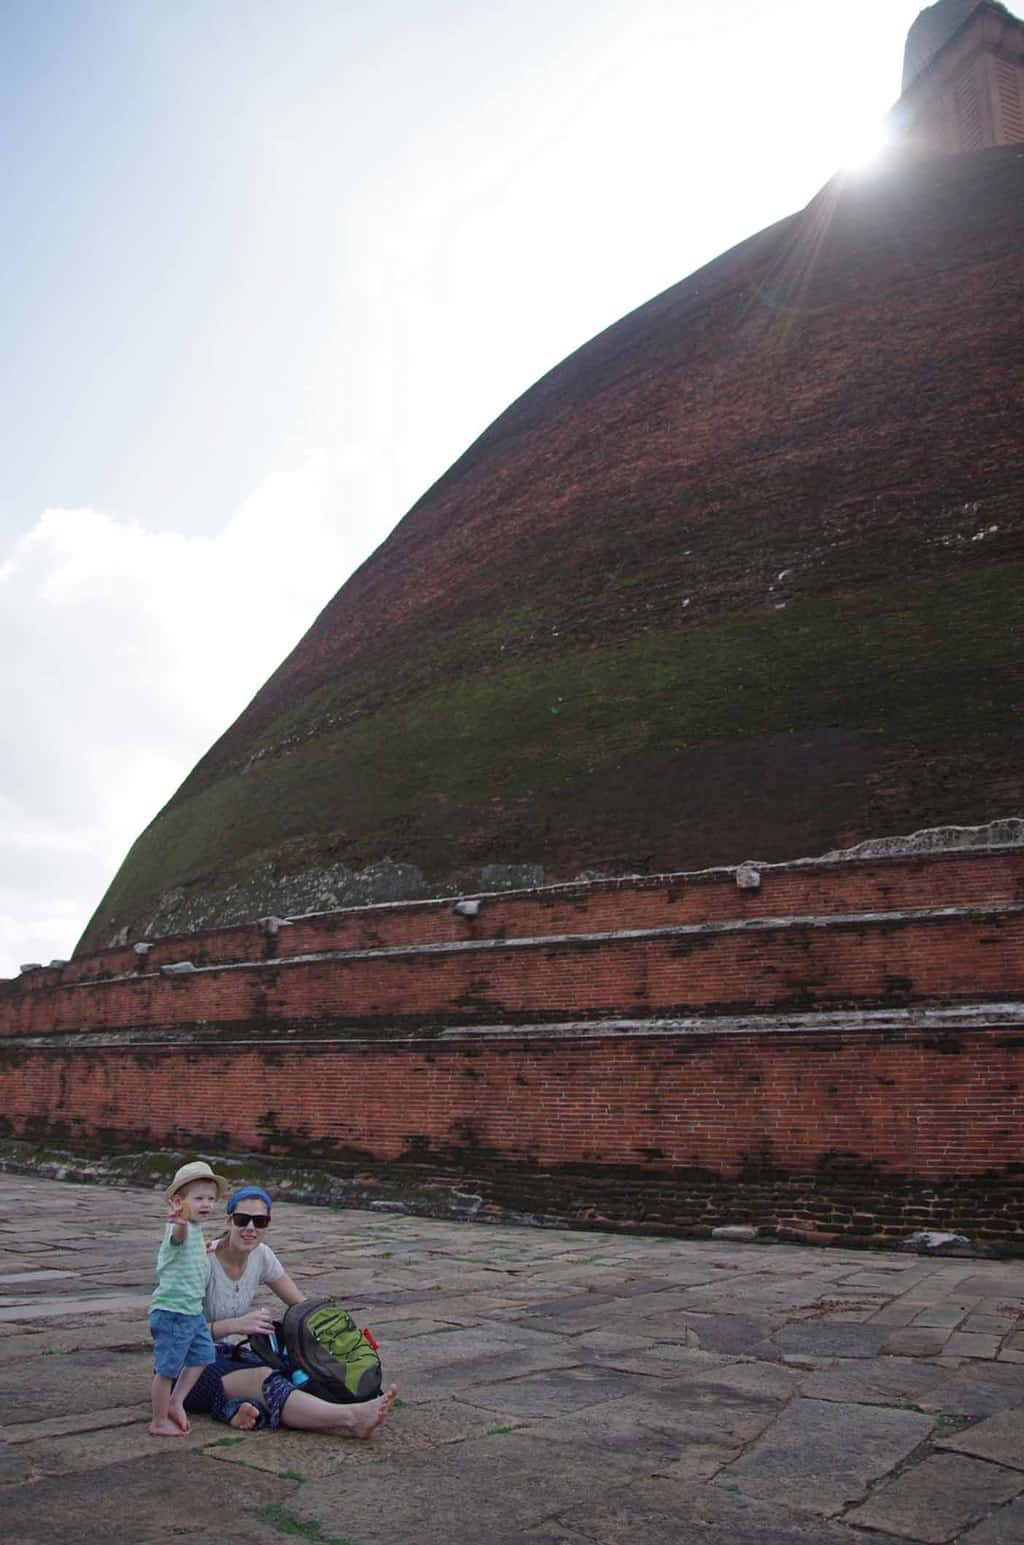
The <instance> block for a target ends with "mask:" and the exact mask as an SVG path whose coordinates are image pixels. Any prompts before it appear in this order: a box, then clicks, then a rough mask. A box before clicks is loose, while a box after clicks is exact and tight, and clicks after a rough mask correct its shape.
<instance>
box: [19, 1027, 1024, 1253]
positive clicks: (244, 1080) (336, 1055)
mask: <svg viewBox="0 0 1024 1545" xmlns="http://www.w3.org/2000/svg"><path fill="white" fill-rule="evenodd" d="M7 1056H8V1057H10V1051H8V1053H7ZM4 1082H5V1104H4V1112H5V1114H4V1119H3V1123H2V1126H3V1130H4V1132H5V1134H6V1135H10V1136H16V1137H28V1138H32V1137H40V1136H49V1137H51V1138H52V1137H58V1138H61V1139H64V1140H69V1141H76V1142H86V1143H90V1142H91V1143H96V1142H97V1141H99V1142H100V1143H101V1144H103V1145H104V1146H105V1147H107V1148H116V1147H126V1146H140V1145H143V1146H144V1145H157V1146H162V1147H167V1148H170V1149H174V1150H187V1149H189V1148H190V1147H193V1146H195V1145H197V1144H198V1145H200V1146H203V1147H205V1148H209V1147H210V1146H211V1145H212V1146H214V1147H217V1146H220V1147H223V1148H225V1149H228V1150H232V1149H233V1150H236V1151H241V1152H252V1153H260V1152H264V1153H268V1154H277V1155H286V1156H289V1157H296V1158H301V1159H303V1160H305V1161H309V1160H313V1161H315V1162H318V1163H321V1164H325V1163H326V1164H330V1163H332V1162H333V1163H336V1164H337V1163H341V1164H345V1163H348V1164H351V1165H354V1166H356V1167H357V1168H360V1169H365V1168H366V1166H368V1165H369V1166H376V1167H377V1168H378V1169H380V1170H381V1171H382V1172H383V1173H385V1174H387V1173H389V1172H393V1171H394V1170H395V1169H396V1168H397V1169H403V1168H404V1169H405V1171H406V1172H407V1173H409V1174H411V1175H413V1176H418V1177H420V1178H424V1177H427V1178H429V1177H445V1176H447V1177H448V1178H449V1179H452V1178H454V1179H456V1180H457V1182H458V1183H459V1184H460V1185H462V1186H464V1187H465V1186H469V1187H471V1188H472V1189H475V1190H477V1191H478V1192H480V1193H481V1194H483V1195H484V1196H486V1197H487V1199H488V1200H489V1201H490V1202H492V1203H494V1204H497V1205H502V1206H505V1207H509V1206H511V1207H514V1208H516V1209H518V1210H520V1211H523V1210H528V1209H530V1208H531V1205H532V1207H540V1208H541V1209H542V1210H554V1211H555V1212H557V1213H558V1214H559V1215H561V1216H570V1217H574V1216H575V1217H590V1218H593V1217H595V1216H605V1217H608V1218H610V1219H612V1220H615V1219H619V1220H621V1219H622V1218H623V1217H626V1216H630V1217H632V1218H633V1219H634V1221H635V1220H636V1219H637V1218H640V1219H644V1220H646V1221H647V1222H648V1223H651V1222H661V1223H664V1224H665V1225H667V1226H673V1227H685V1228H693V1227H697V1226H700V1225H702V1224H704V1225H710V1224H712V1223H715V1222H721V1221H727V1220H735V1219H736V1218H737V1217H739V1218H742V1219H743V1220H745V1221H755V1222H758V1223H761V1224H765V1223H767V1224H769V1225H771V1226H774V1227H779V1226H787V1225H788V1226H790V1227H796V1226H801V1227H804V1228H807V1229H816V1230H819V1231H824V1232H826V1233H829V1232H831V1233H838V1234H852V1235H857V1234H860V1235H871V1236H877V1237H886V1236H891V1235H892V1234H895V1233H899V1232H900V1231H901V1230H903V1231H906V1229H907V1228H909V1227H910V1226H911V1225H913V1226H922V1224H923V1225H930V1226H939V1225H941V1226H943V1227H958V1228H961V1229H963V1230H965V1231H967V1232H970V1233H975V1234H978V1233H980V1234H982V1235H983V1236H985V1237H999V1238H1002V1239H1009V1240H1013V1239H1017V1238H1019V1239H1024V1196H1022V1194H1021V1184H1020V1182H1021V1178H1022V1175H1024V1150H1022V1146H1021V1136H1022V1132H1024V1092H1022V1091H1024V1036H1021V1035H1020V1034H1019V1033H1016V1032H1012V1031H1007V1030H1005V1029H1001V1028H999V1027H993V1026H987V1027H986V1026H977V1027H972V1028H971V1029H970V1030H957V1031H952V1032H950V1031H946V1032H943V1033H931V1032H922V1031H918V1030H903V1031H894V1030H891V1029H890V1030H888V1031H886V1032H884V1033H876V1032H870V1031H869V1032H858V1031H844V1032H841V1033H826V1032H823V1031H821V1030H816V1031H807V1032H802V1033H782V1034H780V1033H774V1034H767V1033H765V1034H760V1035H759V1034H734V1035H730V1036H725V1035H716V1034H714V1033H708V1034H698V1035H692V1036H672V1035H670V1036H663V1037H644V1036H639V1037H636V1036H633V1037H626V1036H616V1037H608V1038H605V1039H599V1040H589V1041H583V1040H572V1039H570V1040H566V1041H562V1040H559V1039H556V1038H551V1039H547V1040H540V1041H528V1040H518V1041H517V1040H516V1039H514V1038H502V1039H499V1040H491V1041H481V1040H480V1039H479V1038H475V1039H467V1040H463V1041H457V1042H446V1043H443V1044H436V1043H433V1044H426V1045H417V1044H414V1043H409V1042H403V1043H399V1044H387V1045H380V1044H373V1043H368V1042H353V1043H346V1044H339V1043H337V1042H328V1043H324V1042H320V1043H318V1042H309V1043H304V1044H301V1045H292V1046H282V1045H281V1044H280V1043H278V1044H275V1045H274V1046H272V1047H270V1048H267V1047H264V1046H261V1045H255V1044H252V1043H249V1044H244V1043H227V1044H219V1045H215V1046H211V1047H202V1048H195V1047H192V1048H183V1047H181V1046H163V1047H157V1046H146V1047H136V1048H128V1047H90V1048H84V1047H82V1048H78V1047H69V1046H60V1047H57V1046H53V1047H49V1046H36V1047H33V1048H31V1049H29V1050H25V1051H22V1052H19V1054H18V1055H17V1057H16V1058H11V1061H10V1063H9V1064H8V1066H7V1067H6V1069H5V1072H4Z"/></svg>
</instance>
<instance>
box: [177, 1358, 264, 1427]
mask: <svg viewBox="0 0 1024 1545" xmlns="http://www.w3.org/2000/svg"><path fill="white" fill-rule="evenodd" d="M229 1366H230V1367H231V1368H236V1367H237V1364H235V1363H233V1362H232V1363H230V1364H229ZM252 1371H253V1372H255V1373H259V1372H260V1370H259V1369H258V1368H257V1369H253V1370H252ZM224 1381H225V1372H224V1362H223V1360H221V1359H218V1361H217V1363H216V1364H214V1363H211V1364H209V1365H208V1366H207V1367H206V1368H204V1369H203V1371H202V1373H201V1374H200V1375H199V1378H198V1380H197V1381H196V1384H195V1387H194V1389H192V1390H190V1391H189V1393H188V1395H187V1396H186V1397H185V1401H184V1406H185V1410H186V1411H191V1412H192V1414H193V1415H194V1416H195V1415H197V1414H198V1415H202V1416H212V1417H213V1419H214V1421H215V1422H227V1424H228V1426H229V1427H237V1428H238V1429H239V1431H241V1432H249V1431H250V1430H251V1429H252V1428H253V1427H256V1426H258V1425H259V1423H260V1418H261V1417H263V1418H265V1417H266V1412H265V1411H264V1410H263V1409H262V1407H261V1406H260V1405H259V1403H258V1400H259V1397H258V1395H257V1398H256V1399H255V1400H246V1399H245V1398H244V1397H242V1396H240V1395H239V1394H237V1393H233V1392H231V1391H228V1390H226V1389H225V1388H224ZM264 1424H265V1423H264Z"/></svg>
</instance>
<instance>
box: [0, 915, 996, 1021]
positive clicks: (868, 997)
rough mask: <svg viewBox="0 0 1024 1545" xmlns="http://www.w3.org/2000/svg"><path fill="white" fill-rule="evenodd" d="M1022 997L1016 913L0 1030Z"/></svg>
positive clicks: (294, 968)
mask: <svg viewBox="0 0 1024 1545" xmlns="http://www.w3.org/2000/svg"><path fill="white" fill-rule="evenodd" d="M1022 991H1024V908H1019V909H1013V910H1007V911H1003V912H1000V911H995V910H994V911H992V912H991V913H971V914H968V915H966V916H965V915H960V914H953V915H945V914H943V913H941V912H940V913H936V914H935V915H933V916H925V917H911V918H900V917H895V918H889V919H887V920H881V921H872V920H863V921H857V920H853V919H845V918H838V919H831V920H829V921H828V923H827V924H826V923H819V922H812V923H803V922H783V923H779V924H777V925H771V924H766V925H765V926H764V927H759V928H754V929H750V928H747V929H729V928H728V926H724V927H723V929H722V930H721V931H713V932H678V933H677V932H669V933H667V934H654V935H647V936H642V937H639V938H633V937H630V936H629V934H628V933H626V934H622V935H619V936H615V935H605V936H603V937H589V938H588V937H586V936H582V937H579V938H576V939H571V940H566V939H555V940H552V941H551V942H550V943H528V944H522V943H521V944H516V943H514V942H509V943H498V944H495V945H492V946H488V947H487V948H485V949H478V948H470V947H468V946H462V947H458V946H457V947H452V948H449V949H441V950H436V951H428V952H421V953H417V952H415V951H405V952H397V953H394V954H370V955H361V956H360V955H356V956H345V955H341V956H336V957H323V956H321V957H314V958H312V959H309V960H299V961H293V962H289V963H273V962H271V963H261V964H253V965H242V966H228V967H220V968H212V969H209V970H204V971H201V972H196V973H194V974H189V975H185V976H161V975H147V976H143V977H137V978H128V979H125V980H122V981H117V982H96V983H83V984H79V985H77V986H73V987H60V986H56V987H52V988H46V987H42V988H39V989H37V990H35V991H32V992H23V993H21V994H18V995H16V996H12V997H11V998H10V999H8V1000H7V1002H5V1003H4V1005H3V1017H2V1019H0V1028H2V1029H3V1031H4V1032H5V1033H6V1034H7V1035H43V1034H48V1033H53V1032H61V1033H68V1032H77V1031H91V1030H96V1029H115V1030H116V1029H128V1028H133V1027H135V1028H137V1027H143V1026H160V1027H164V1026H174V1025H190V1024H195V1023H204V1022H206V1023H208V1022H217V1023H220V1024H225V1025H226V1024H244V1025H247V1026H249V1027H250V1029H256V1030H259V1029H260V1028H261V1027H262V1028H264V1029H272V1028H274V1027H280V1026H282V1025H286V1024H289V1023H297V1024H299V1025H302V1024H305V1023H308V1022H310V1021H314V1022H321V1023H324V1024H336V1025H343V1024H346V1023H347V1024H369V1023H377V1024H379V1025H380V1026H381V1027H382V1028H383V1029H386V1028H387V1027H388V1026H391V1025H396V1026H408V1025H412V1024H415V1023H417V1022H426V1023H435V1022H437V1021H439V1020H444V1021H448V1022H457V1021H459V1020H462V1021H464V1022H469V1021H471V1020H481V1019H482V1020H484V1021H485V1022H486V1021H488V1020H493V1021H496V1022H502V1021H511V1020H515V1019H516V1018H520V1017H529V1018H531V1019H536V1018H538V1017H539V1018H551V1019H560V1018H561V1019H569V1018H572V1017H573V1016H577V1015H581V1014H585V1015H593V1014H609V1015H610V1014H617V1015H625V1014H628V1015H631V1016H644V1015H649V1014H658V1013H668V1012H671V1011H681V1010H698V1011H730V1012H736V1011H753V1010H756V1009H760V1010H765V1009H768V1008H789V1009H797V1008H808V1007H810V1006H812V1005H816V1006H819V1007H822V1008H828V1007H833V1006H838V1005H843V1004H852V1003H861V1004H864V1003H878V1004H886V1003H888V1004H894V1003H904V1002H910V1001H921V1000H931V1001H955V1000H960V1001H973V1000H977V999H985V998H989V999H995V998H998V997H1002V996H1007V995H1010V996H1012V995H1014V994H1019V993H1020V992H1022Z"/></svg>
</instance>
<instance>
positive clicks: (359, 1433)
mask: <svg viewBox="0 0 1024 1545" xmlns="http://www.w3.org/2000/svg"><path fill="white" fill-rule="evenodd" d="M397 1394H398V1385H397V1384H392V1386H391V1388H390V1389H387V1390H385V1391H384V1393H383V1395H378V1397H377V1399H376V1400H367V1401H366V1402H365V1404H363V1403H361V1404H359V1405H357V1406H356V1407H355V1408H354V1409H353V1412H352V1415H353V1417H354V1418H355V1420H354V1422H353V1424H352V1427H351V1436H352V1437H353V1438H372V1437H373V1434H374V1433H375V1432H376V1431H377V1428H378V1427H379V1426H380V1424H381V1422H382V1421H383V1420H384V1419H385V1417H386V1416H387V1414H388V1412H389V1411H390V1410H391V1407H392V1406H393V1405H394V1403H395V1396H396V1395H397Z"/></svg>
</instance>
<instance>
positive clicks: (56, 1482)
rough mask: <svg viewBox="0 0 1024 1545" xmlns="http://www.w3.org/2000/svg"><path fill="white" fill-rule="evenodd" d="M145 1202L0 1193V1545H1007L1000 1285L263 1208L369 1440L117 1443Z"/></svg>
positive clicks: (1012, 1348)
mask: <svg viewBox="0 0 1024 1545" xmlns="http://www.w3.org/2000/svg"><path fill="white" fill-rule="evenodd" d="M162 1215H163V1208H162V1204H161V1202H160V1200H159V1198H158V1196H157V1195H156V1194H155V1193H146V1192H143V1191H138V1190H115V1189H112V1188H100V1187H95V1188H94V1187H88V1186H78V1185H67V1184H61V1183H59V1182H54V1181H44V1180H35V1179H29V1178H25V1177H21V1176H0V1238H2V1241H3V1255H2V1258H0V1325H2V1327H3V1330H4V1332H5V1335H4V1336H3V1338H2V1339H0V1416H2V1420H3V1430H2V1434H0V1488H2V1490H0V1519H2V1522H0V1538H2V1540H3V1541H4V1545H64V1542H67V1545H71V1542H74V1545H93V1542H96V1545H111V1542H126V1545H158V1542H160V1545H164V1542H166V1541H169V1540H184V1541H188V1542H190V1545H284V1542H285V1541H287V1540H288V1539H292V1540H295V1539H306V1540H309V1541H314V1542H320V1545H326V1542H329V1541H334V1542H347V1545H384V1542H389V1545H555V1542H558V1545H624V1542H627V1541H628V1542H630V1545H690V1542H696V1541H699V1542H700V1545H867V1542H871V1541H875V1542H882V1541H888V1542H890V1545H891V1542H892V1541H894V1540H909V1541H928V1542H931V1541H935V1542H940V1541H959V1542H962V1545H1011V1542H1013V1545H1021V1542H1024V1264H1021V1263H1013V1264H1000V1263H996V1262H979V1261H971V1260H951V1259H946V1260H939V1259H934V1258H933V1259H927V1260H926V1259H921V1258H919V1257H917V1256H905V1255H896V1254H891V1255H876V1254H870V1255H869V1254H862V1253H858V1252H856V1251H853V1250H842V1249H829V1250H801V1249H797V1248H793V1247H786V1246H762V1245H743V1244H732V1243H724V1242H720V1241H713V1242H688V1241H687V1242H684V1241H677V1240H670V1239H660V1238H626V1237H623V1236H621V1235H610V1234H597V1233H578V1232H569V1231H567V1230H557V1229H551V1230H545V1229H531V1228H515V1227H487V1226H483V1225H474V1224H465V1223H461V1224H449V1223H443V1222H435V1221H432V1220H423V1219H418V1218H412V1217H405V1216H401V1215H395V1214H389V1213H376V1212H364V1213H357V1212H340V1211H330V1210H326V1209H317V1208H312V1207H300V1206H295V1205H291V1204H289V1205H282V1206H280V1207H279V1208H278V1209H277V1212H276V1213H275V1217H274V1223H273V1226H272V1230H271V1233H272V1243H273V1245H274V1247H275V1249H276V1250H277V1251H278V1253H279V1254H280V1255H281V1256H282V1258H283V1259H284V1261H285V1263H286V1265H287V1267H288V1268H289V1269H290V1271H291V1273H292V1275H293V1276H294V1277H295V1278H296V1280H297V1281H298V1282H299V1283H300V1285H301V1286H302V1287H304V1288H305V1289H306V1290H308V1291H309V1292H311V1293H312V1292H315V1293H321V1292H324V1291H330V1292H331V1293H337V1294H338V1295H340V1296H341V1297H343V1298H344V1300H345V1301H346V1302H347V1303H348V1304H350V1305H351V1306H352V1307H353V1309H355V1310H356V1311H357V1312H358V1317H359V1318H360V1319H361V1320H362V1321H363V1322H364V1323H367V1324H369V1325H371V1326H372V1327H373V1329H374V1331H375V1332H376V1334H377V1336H378V1338H379V1339H380V1341H381V1343H382V1349H383V1352H384V1356H385V1365H386V1369H387V1373H388V1375H389V1377H392V1378H394V1379H396V1380H397V1381H398V1383H399V1385H400V1387H401V1401H402V1403H401V1405H400V1407H399V1408H398V1409H397V1410H396V1412H395V1414H394V1416H393V1417H392V1419H391V1421H390V1423H389V1424H388V1425H387V1426H386V1427H385V1428H384V1429H382V1431H381V1432H380V1433H379V1434H378V1436H377V1437H376V1438H375V1439H374V1441H372V1442H371V1443H368V1444H360V1443H353V1442H351V1441H349V1442H346V1441H344V1440H340V1439H331V1438H324V1437H314V1436H307V1435H304V1434H298V1433H289V1432H279V1433H271V1432H266V1433H253V1434H249V1435H246V1436H239V1435H238V1434H235V1433H232V1432H231V1431H230V1429H228V1428H225V1427H223V1426H217V1425H216V1424H215V1423H213V1422H211V1421H208V1420H204V1419H202V1418H199V1419H196V1421H195V1427H194V1432H193V1434H192V1436H191V1438H188V1439H181V1440H163V1441H161V1440H154V1439H151V1438H149V1437H148V1436H147V1434H146V1430H145V1427H146V1420H147V1400H148V1382H149V1375H150V1366H151V1365H150V1360H149V1355H148V1350H147V1347H148V1342H147V1336H146V1311H147V1304H148V1297H149V1291H150V1288H151V1285H152V1261H153V1257H154V1253H155V1248H156V1242H157V1237H158V1235H159V1233H160V1229H161V1227H162V1221H163V1217H162Z"/></svg>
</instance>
